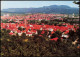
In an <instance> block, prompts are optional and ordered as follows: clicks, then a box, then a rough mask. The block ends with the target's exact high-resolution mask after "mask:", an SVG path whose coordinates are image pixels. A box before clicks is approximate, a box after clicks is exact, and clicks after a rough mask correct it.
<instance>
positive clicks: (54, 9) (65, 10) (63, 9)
mask: <svg viewBox="0 0 80 57" xmlns="http://www.w3.org/2000/svg"><path fill="white" fill-rule="evenodd" d="M2 12H3V13H26V14H28V13H47V14H49V13H53V14H73V13H75V14H78V13H79V8H73V7H69V6H66V5H60V6H58V5H51V6H43V7H39V8H9V9H3V10H2Z"/></svg>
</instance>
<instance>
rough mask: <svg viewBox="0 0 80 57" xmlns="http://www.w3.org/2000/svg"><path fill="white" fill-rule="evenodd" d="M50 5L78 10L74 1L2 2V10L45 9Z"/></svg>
mask: <svg viewBox="0 0 80 57" xmlns="http://www.w3.org/2000/svg"><path fill="white" fill-rule="evenodd" d="M50 5H68V6H70V7H75V8H78V5H76V4H74V3H73V1H1V10H2V9H7V8H31V7H35V8H37V7H43V6H50Z"/></svg>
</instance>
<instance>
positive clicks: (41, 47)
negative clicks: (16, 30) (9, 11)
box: [0, 29, 80, 56]
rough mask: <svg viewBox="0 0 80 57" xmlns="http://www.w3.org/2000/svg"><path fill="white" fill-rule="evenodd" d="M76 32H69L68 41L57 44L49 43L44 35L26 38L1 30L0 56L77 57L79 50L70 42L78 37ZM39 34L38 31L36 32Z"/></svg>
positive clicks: (59, 40)
mask: <svg viewBox="0 0 80 57" xmlns="http://www.w3.org/2000/svg"><path fill="white" fill-rule="evenodd" d="M79 31H80V29H78V30H77V32H74V33H73V32H69V35H70V37H69V39H66V40H67V41H65V39H64V40H63V41H62V40H61V39H58V41H57V42H55V41H51V40H50V39H49V38H47V37H44V36H45V35H42V36H39V35H33V36H32V37H28V36H26V35H25V33H23V34H22V36H19V35H18V34H16V36H15V35H9V32H10V30H6V29H2V30H1V32H0V33H1V56H79V55H80V52H79V48H77V44H76V45H72V41H74V39H75V38H76V36H77V37H79V35H80V32H79ZM38 32H40V31H38Z"/></svg>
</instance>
